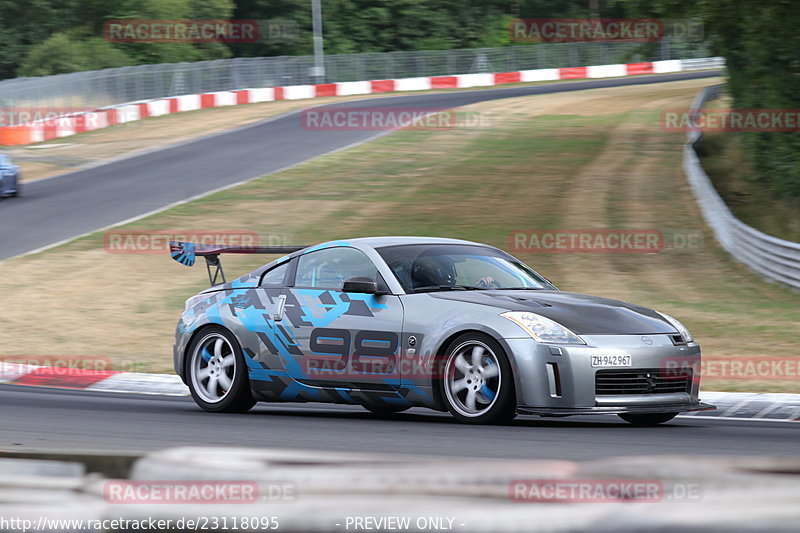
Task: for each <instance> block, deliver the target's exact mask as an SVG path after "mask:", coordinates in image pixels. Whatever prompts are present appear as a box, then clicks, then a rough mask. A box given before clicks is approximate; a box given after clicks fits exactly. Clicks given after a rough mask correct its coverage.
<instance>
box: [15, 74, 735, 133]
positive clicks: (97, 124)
mask: <svg viewBox="0 0 800 533" xmlns="http://www.w3.org/2000/svg"><path fill="white" fill-rule="evenodd" d="M722 66H724V63H723V61H722V59H721V58H703V59H691V60H681V59H675V60H667V61H652V62H646V63H629V64H618V65H596V66H589V67H567V68H546V69H536V70H520V71H516V72H498V73H481V74H457V75H453V76H429V77H421V78H400V79H393V80H371V81H347V82H339V83H323V84H319V85H290V86H286V87H267V88H258V89H242V90H238V91H221V92H215V93H204V94H189V95H183V96H175V97H171V98H161V99H158V100H151V101H148V102H132V103H128V104H122V105H118V106H114V107H111V108H106V109H98V110H97V111H95V112H90V113H81V114H76V115H71V116H65V117H61V118H58V119H55V120H51V121H47V122H34V123H31V124H25V125H20V126H6V127H0V145H5V146H12V145H25V144H31V143H37V142H42V141H49V140H51V139H56V138H59V137H67V136H70V135H75V134H76V133H83V132H86V131H93V130H97V129H101V128H105V127H108V126H113V125H115V124H125V123H127V122H132V121H135V120H142V119H145V118H149V117H157V116H161V115H167V114H170V113H180V112H183V111H194V110H196V109H205V108H211V107H224V106H230V105H240V104H254V103H258V102H271V101H275V100H301V99H308V98H321V97H328V96H352V95H361V94H377V93H388V92H398V91H427V90H431V89H463V88H469V87H491V86H496V85H503V84H506V83H530V82H541V81H558V80H578V79H590V78H612V77H620V76H638V75H641V74H664V73H670V72H681V71H685V70H700V69H705V68H720V67H722Z"/></svg>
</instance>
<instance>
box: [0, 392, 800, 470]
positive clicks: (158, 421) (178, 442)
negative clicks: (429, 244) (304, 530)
mask: <svg viewBox="0 0 800 533" xmlns="http://www.w3.org/2000/svg"><path fill="white" fill-rule="evenodd" d="M0 399H1V400H0V401H2V415H0V423H1V424H2V431H0V450H6V451H17V452H30V451H37V452H39V451H47V452H52V451H105V452H126V453H130V452H145V451H149V450H156V449H161V448H165V447H171V446H250V447H263V448H290V449H308V450H329V451H354V452H361V453H369V452H379V453H398V454H412V455H430V456H437V455H444V456H451V457H452V456H464V457H482V458H519V459H565V460H575V461H583V460H591V459H599V458H606V457H619V456H637V455H715V456H719V455H758V456H766V455H770V456H787V457H797V456H798V455H800V446H798V445H797V443H798V442H799V441H800V423H796V422H765V421H749V420H710V419H702V420H701V419H691V418H676V419H674V420H673V421H671V422H669V423H667V424H664V425H661V426H657V427H652V428H640V427H634V426H631V425H629V424H627V423H625V422H622V421H621V420H620V419H619V418H617V417H616V416H612V415H598V416H576V417H570V418H560V419H546V418H537V417H519V418H518V419H517V420H515V421H514V422H513V423H512V424H511V425H506V426H467V425H463V424H459V423H457V422H456V421H455V420H453V419H452V418H451V417H450V416H449V415H447V414H444V413H437V412H435V411H430V410H427V409H412V410H410V411H407V412H405V413H401V414H398V415H393V416H387V417H381V416H377V415H373V414H371V413H368V412H367V411H365V410H364V409H362V408H361V407H358V406H333V405H325V404H304V405H298V404H264V403H261V404H258V405H256V407H255V408H253V410H252V411H250V412H249V413H245V414H235V415H231V414H215V413H206V412H204V411H201V410H200V408H199V407H197V406H196V405H195V404H194V402H193V401H192V400H191V398H189V397H167V396H148V395H136V394H112V393H103V392H89V391H67V390H58V389H48V388H35V387H21V386H15V385H3V386H0Z"/></svg>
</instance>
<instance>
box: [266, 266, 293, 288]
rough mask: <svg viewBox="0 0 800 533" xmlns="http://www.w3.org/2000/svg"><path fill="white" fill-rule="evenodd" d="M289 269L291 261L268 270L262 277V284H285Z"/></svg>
mask: <svg viewBox="0 0 800 533" xmlns="http://www.w3.org/2000/svg"><path fill="white" fill-rule="evenodd" d="M288 271H289V261H286V262H285V263H283V264H282V265H278V266H276V267H273V268H272V270H268V271H267V273H266V274H264V276H263V277H262V278H261V285H283V282H284V281H285V280H286V273H287V272H288Z"/></svg>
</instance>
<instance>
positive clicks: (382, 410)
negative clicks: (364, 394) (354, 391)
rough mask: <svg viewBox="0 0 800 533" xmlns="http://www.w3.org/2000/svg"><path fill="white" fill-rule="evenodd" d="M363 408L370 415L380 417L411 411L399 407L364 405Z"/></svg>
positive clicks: (407, 408)
mask: <svg viewBox="0 0 800 533" xmlns="http://www.w3.org/2000/svg"><path fill="white" fill-rule="evenodd" d="M361 407H363V408H364V409H366V410H367V411H369V412H370V413H373V414H376V415H379V416H389V415H396V414H397V413H402V412H403V411H408V410H409V409H411V408H410V407H401V406H399V405H365V404H362V405H361Z"/></svg>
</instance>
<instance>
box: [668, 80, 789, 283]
mask: <svg viewBox="0 0 800 533" xmlns="http://www.w3.org/2000/svg"><path fill="white" fill-rule="evenodd" d="M723 88H724V85H715V86H713V87H709V88H707V89H703V90H702V91H701V92H700V93H699V94H698V95H697V97H696V98H695V100H694V102H693V103H692V109H701V108H703V107H704V106H705V104H706V102H708V101H709V100H713V99H715V98H717V97H718V96H719V95H720V93H721V92H722V89H723ZM701 138H702V133H701V132H700V131H699V129H696V128H695V129H694V130H693V131H690V132H689V135H688V139H687V141H688V142H687V144H686V146H685V147H684V151H683V169H684V172H686V176H687V178H688V179H689V184H690V185H691V186H692V189H693V190H694V194H695V197H696V198H697V201H698V203H699V204H700V210H701V211H702V213H703V218H705V220H706V223H708V225H709V226H711V229H712V230H713V231H714V237H716V239H717V241H718V242H719V243H720V244H721V245H722V247H723V248H724V249H725V250H726V251H727V252H728V253H730V254H731V255H732V256H733V257H734V258H735V259H736V260H737V261H739V262H741V263H744V264H745V265H747V266H749V267H750V268H752V269H753V270H755V271H756V272H758V273H759V274H761V275H763V276H765V277H767V278H769V279H771V280H775V281H779V282H781V283H785V284H786V285H789V286H791V287H794V288H796V289H800V243H796V242H791V241H785V240H783V239H778V238H776V237H772V236H771V235H767V234H766V233H763V232H761V231H758V230H757V229H755V228H753V227H751V226H748V225H747V224H745V223H744V222H742V221H740V220H739V219H737V218H736V217H735V216H734V215H733V213H731V211H730V209H728V206H727V205H725V201H724V200H723V199H722V198H721V197H720V195H719V194H718V193H717V191H716V189H715V188H714V184H713V183H711V180H710V179H709V177H708V175H707V174H706V173H705V171H704V170H703V167H702V165H701V164H700V159H699V157H698V156H697V152H696V151H695V147H694V146H695V143H697V142H698V141H699V140H700V139H701Z"/></svg>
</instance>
